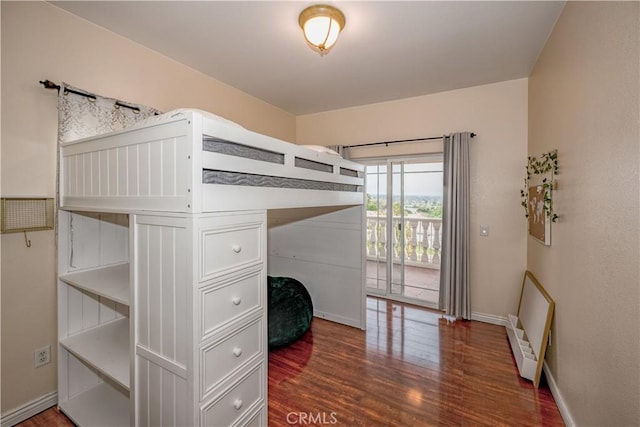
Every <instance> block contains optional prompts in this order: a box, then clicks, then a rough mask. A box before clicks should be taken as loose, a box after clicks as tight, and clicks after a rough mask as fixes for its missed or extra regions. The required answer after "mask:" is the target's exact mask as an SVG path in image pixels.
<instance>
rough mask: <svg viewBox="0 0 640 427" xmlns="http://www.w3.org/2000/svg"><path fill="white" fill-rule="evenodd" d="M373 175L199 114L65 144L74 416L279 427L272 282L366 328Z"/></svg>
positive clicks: (63, 285) (62, 297)
mask: <svg viewBox="0 0 640 427" xmlns="http://www.w3.org/2000/svg"><path fill="white" fill-rule="evenodd" d="M363 176H364V167H363V166H362V165H359V164H357V163H353V162H350V161H347V160H344V159H342V158H340V157H339V156H337V155H333V154H328V153H324V152H318V151H314V150H311V149H308V148H305V147H302V146H297V145H293V144H289V143H286V142H283V141H280V140H277V139H274V138H271V137H267V136H264V135H260V134H257V133H255V132H251V131H249V130H247V129H244V128H242V127H240V126H238V125H236V124H234V123H231V122H228V121H226V120H224V119H221V118H219V117H216V116H213V115H211V114H209V113H206V112H202V111H198V110H179V111H175V112H170V113H167V114H163V115H161V116H157V117H154V118H151V119H147V120H145V121H143V122H140V123H139V124H137V125H136V126H134V127H131V128H128V129H125V130H122V131H118V132H113V133H109V134H106V135H99V136H96V137H91V138H86V139H82V140H79V141H73V142H69V143H65V144H63V145H62V146H61V152H60V189H59V190H60V209H61V210H60V214H59V221H58V227H59V235H60V237H59V250H58V254H59V255H58V270H59V274H60V276H59V281H58V305H59V307H58V313H59V320H58V324H59V325H58V332H59V339H60V342H59V347H58V350H59V366H58V378H59V386H58V397H59V405H60V408H61V409H62V410H63V411H64V412H65V413H67V415H69V416H70V417H71V418H72V419H73V420H74V421H75V422H76V424H79V425H122V424H123V423H126V421H127V420H128V421H129V424H131V425H171V424H176V425H267V415H266V412H267V410H266V401H267V387H266V383H267V336H266V335H267V313H266V275H267V273H268V274H270V275H273V276H291V277H295V278H296V279H298V280H300V281H301V282H302V283H304V284H305V286H306V287H307V289H308V290H309V293H310V294H311V297H312V300H313V303H314V314H315V315H316V316H320V317H324V318H327V319H329V320H333V321H337V322H341V323H344V324H347V325H351V326H354V327H359V328H363V329H364V327H365V289H364V262H365V254H364V250H363V248H364V240H365V239H364V228H363V226H362V224H363V218H364V211H363V202H364V196H363V185H364V178H363ZM113 416H115V417H116V418H115V419H111V417H113Z"/></svg>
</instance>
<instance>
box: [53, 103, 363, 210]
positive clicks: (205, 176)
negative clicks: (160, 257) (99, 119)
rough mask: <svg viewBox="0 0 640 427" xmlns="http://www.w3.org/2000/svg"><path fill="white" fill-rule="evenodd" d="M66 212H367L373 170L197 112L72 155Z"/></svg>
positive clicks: (74, 148) (96, 141) (77, 145)
mask: <svg viewBox="0 0 640 427" xmlns="http://www.w3.org/2000/svg"><path fill="white" fill-rule="evenodd" d="M60 172H61V174H60V179H61V182H62V184H61V186H60V206H61V207H62V208H65V209H86V210H105V209H109V210H114V209H118V210H119V209H123V210H136V211H139V210H153V211H164V212H180V213H202V212H220V211H232V210H248V209H280V208H293V207H297V208H300V207H313V206H337V205H361V204H362V203H363V185H364V166H362V165H360V164H357V163H354V162H350V161H347V160H344V159H342V158H341V157H339V156H335V155H332V154H327V153H322V152H317V151H313V150H311V149H308V148H305V147H303V146H298V145H294V144H290V143H287V142H284V141H280V140H278V139H275V138H271V137H268V136H265V135H261V134H258V133H255V132H252V131H249V130H246V129H244V128H242V127H240V126H238V125H236V124H233V123H230V122H228V121H226V120H223V119H220V118H217V117H216V116H213V115H211V114H207V113H205V112H199V111H197V110H187V111H182V112H179V113H175V114H168V115H163V116H161V118H152V119H151V120H146V121H144V122H143V123H141V124H138V125H137V126H135V127H132V128H129V129H126V130H123V131H119V132H114V133H110V134H108V135H104V136H98V137H93V138H86V139H82V140H79V141H74V142H69V143H66V144H63V145H62V150H61V171H60Z"/></svg>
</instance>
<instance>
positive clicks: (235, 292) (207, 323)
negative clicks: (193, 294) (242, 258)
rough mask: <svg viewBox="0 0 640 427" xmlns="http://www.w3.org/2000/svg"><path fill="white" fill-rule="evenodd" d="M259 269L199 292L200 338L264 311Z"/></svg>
mask: <svg viewBox="0 0 640 427" xmlns="http://www.w3.org/2000/svg"><path fill="white" fill-rule="evenodd" d="M263 280H266V278H265V277H264V273H263V270H262V269H259V270H254V271H253V272H250V273H247V274H243V275H241V276H238V277H234V278H232V279H229V280H228V281H225V282H222V283H214V284H211V285H209V286H206V287H203V288H201V289H200V319H201V322H202V324H201V335H200V338H201V339H205V338H206V337H207V336H209V335H211V334H212V333H213V332H215V331H216V329H219V328H220V327H222V326H225V325H227V324H229V323H231V322H233V321H235V320H237V319H239V318H240V317H243V316H244V315H248V314H250V313H252V312H256V311H260V310H262V309H263V307H262V305H263V301H264V298H263V294H264V292H265V291H266V289H265V288H266V286H267V284H266V283H263Z"/></svg>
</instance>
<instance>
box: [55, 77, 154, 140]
mask: <svg viewBox="0 0 640 427" xmlns="http://www.w3.org/2000/svg"><path fill="white" fill-rule="evenodd" d="M69 89H71V90H73V91H75V92H81V93H87V92H85V91H83V90H82V89H78V88H75V87H73V86H70V85H68V84H66V83H62V84H61V85H60V91H59V93H58V143H62V142H68V141H73V140H76V139H80V138H87V137H90V136H94V135H100V134H103V133H107V132H112V131H116V130H120V129H123V128H125V127H127V126H131V125H133V124H134V123H136V122H138V121H140V120H143V119H146V118H147V117H150V116H153V115H157V114H159V113H160V112H159V111H158V110H156V109H154V108H151V107H147V106H144V105H137V104H130V103H128V102H124V101H118V100H117V99H111V98H105V97H102V96H98V95H93V94H91V95H92V96H91V97H86V96H83V95H77V94H75V93H72V92H69ZM118 103H119V104H125V105H127V106H129V107H131V108H128V107H125V106H122V105H118Z"/></svg>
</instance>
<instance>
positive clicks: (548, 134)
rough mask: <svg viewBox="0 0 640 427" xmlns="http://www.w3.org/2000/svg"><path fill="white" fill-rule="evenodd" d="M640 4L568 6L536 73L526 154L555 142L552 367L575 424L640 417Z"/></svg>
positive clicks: (540, 262)
mask: <svg viewBox="0 0 640 427" xmlns="http://www.w3.org/2000/svg"><path fill="white" fill-rule="evenodd" d="M638 6H639V4H638V2H627V3H618V2H615V3H614V2H605V3H590V2H584V3H583V2H568V3H567V6H566V7H565V9H564V11H563V13H562V15H561V16H560V19H559V20H558V23H557V25H556V27H555V29H554V31H553V33H552V35H551V37H550V39H549V41H548V43H547V45H546V46H545V48H544V50H543V51H542V53H541V55H540V57H539V59H538V62H537V64H536V66H535V68H534V70H533V72H532V74H531V77H530V80H529V154H530V155H538V154H540V153H542V152H546V151H549V150H552V149H555V148H557V149H558V158H559V167H560V173H559V175H558V182H559V187H558V190H557V191H556V192H555V193H554V206H555V208H556V211H557V213H558V214H559V215H560V220H559V222H558V223H557V224H554V225H553V227H552V246H551V247H544V246H541V245H540V244H538V243H536V242H534V241H532V240H531V239H529V243H528V259H527V263H528V267H529V269H530V270H531V271H532V272H533V273H534V274H535V275H536V276H537V277H538V279H539V280H540V282H541V283H542V284H543V285H544V286H545V287H546V288H547V289H548V291H549V293H550V294H551V296H552V297H553V298H554V299H555V301H556V311H555V320H554V324H553V328H552V337H553V341H552V346H551V347H550V348H549V351H548V353H547V362H548V364H549V367H550V369H551V372H552V373H553V376H554V378H555V380H556V382H557V385H558V388H559V390H560V392H561V394H562V396H563V400H564V401H565V403H566V405H567V407H568V409H569V412H570V413H571V416H572V417H573V419H574V420H575V422H576V424H577V425H584V426H587V425H591V426H603V425H607V426H631V425H639V424H640V415H639V408H640V392H639V387H640V385H639V384H640V371H639V367H638V365H639V363H640V355H639V348H638V343H639V334H640V331H639V325H640V318H639V315H640V300H639V292H638V289H639V284H640V275H639V270H638V264H639V244H640V240H639V234H638V231H639V219H640V215H639V212H640V206H639V203H638V199H639V182H638V179H639V178H638V164H639V152H638V147H639V138H640V135H639V130H638V118H639V114H640V112H639V107H638V96H639V85H638V79H639V70H638V61H639V59H640V58H639V54H638V50H639V48H640V44H639V29H640V26H639V20H638V14H639V7H638Z"/></svg>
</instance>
